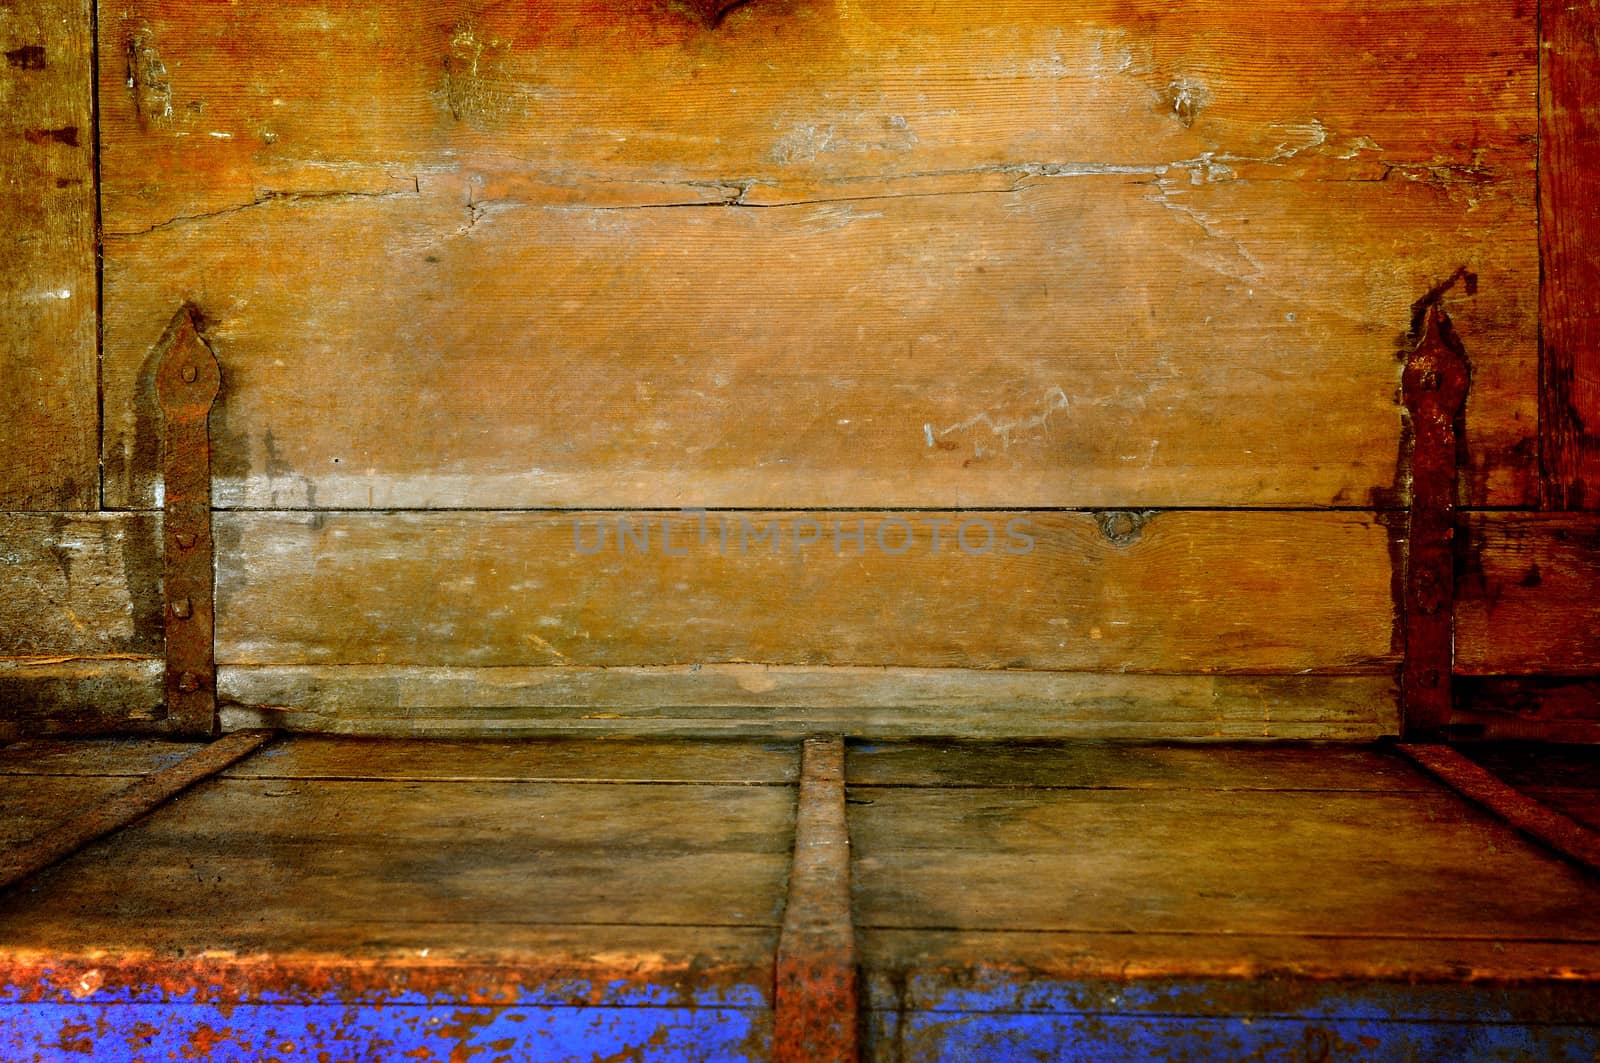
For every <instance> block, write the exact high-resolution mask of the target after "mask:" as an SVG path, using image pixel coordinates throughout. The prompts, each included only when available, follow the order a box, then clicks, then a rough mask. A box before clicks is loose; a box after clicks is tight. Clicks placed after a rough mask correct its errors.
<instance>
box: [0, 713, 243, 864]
mask: <svg viewBox="0 0 1600 1063" xmlns="http://www.w3.org/2000/svg"><path fill="white" fill-rule="evenodd" d="M268 737H270V736H269V734H268V732H266V731H239V732H237V733H235V734H231V735H227V736H225V737H223V738H219V739H217V740H216V741H215V742H211V743H208V744H207V745H206V746H204V747H202V748H201V749H198V750H196V751H194V752H193V753H191V754H190V755H189V756H187V757H185V758H184V759H182V760H180V761H178V762H177V763H176V764H173V765H171V766H169V767H165V768H162V769H161V770H159V771H155V772H152V773H150V774H149V775H146V776H143V777H141V778H140V779H139V780H138V781H137V782H133V783H130V784H128V785H127V786H125V787H123V788H122V789H120V790H118V791H116V792H115V793H114V794H112V795H111V796H110V797H108V798H107V799H106V800H105V801H103V802H100V803H97V804H92V805H85V806H83V807H81V808H79V809H77V810H75V811H74V812H73V814H72V815H71V816H69V817H67V818H65V819H63V820H62V821H61V822H60V823H57V824H52V825H51V826H50V828H49V829H48V830H46V831H44V832H42V833H40V834H37V835H35V836H34V837H32V838H30V839H29V840H28V841H26V842H24V843H23V844H21V845H17V846H14V847H11V848H8V849H6V850H5V851H4V852H0V891H4V890H5V889H7V888H8V887H11V886H14V885H16V884H17V883H19V882H21V881H23V880H24V879H28V878H31V877H32V876H34V875H37V874H38V873H39V872H40V871H43V870H44V869H46V868H48V867H50V866H51V865H52V864H55V863H57V862H59V861H61V860H64V859H66V858H67V857H69V856H71V855H72V854H73V853H75V852H77V851H78V850H79V849H82V848H83V847H84V846H86V845H88V844H89V843H90V842H93V841H95V840H96V839H98V838H102V837H104V836H106V835H108V834H111V833H112V832H114V831H117V830H120V829H122V828H123V827H126V826H128V825H129V824H130V823H134V822H137V821H138V820H139V819H140V818H142V817H144V816H146V815H149V814H150V812H151V811H153V810H154V809H157V808H159V807H160V806H161V805H162V804H163V803H165V802H167V801H169V800H171V799H172V798H173V797H175V796H176V795H178V794H179V793H182V792H183V791H184V790H186V789H188V788H189V787H191V786H193V785H194V784H195V783H197V782H200V781H202V780H204V779H207V778H209V777H211V776H212V775H215V774H216V773H217V772H219V771H221V770H222V769H223V768H225V767H227V766H228V765H229V764H232V763H234V762H235V761H237V760H239V759H241V758H243V757H248V756H249V755H250V754H251V753H254V752H255V751H256V750H257V749H259V748H260V747H261V745H262V744H263V743H265V742H266V741H267V739H268Z"/></svg>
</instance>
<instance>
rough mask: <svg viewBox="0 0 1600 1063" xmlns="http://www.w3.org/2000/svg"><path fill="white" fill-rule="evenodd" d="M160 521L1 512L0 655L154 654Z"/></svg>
mask: <svg viewBox="0 0 1600 1063" xmlns="http://www.w3.org/2000/svg"><path fill="white" fill-rule="evenodd" d="M160 528H161V522H160V519H159V518H158V517H156V516H153V515H149V514H131V513H130V514H114V515H113V514H74V513H36V514H35V513H0V580H3V586H4V593H3V594H0V658H20V657H61V656H74V657H104V656H109V655H117V654H121V655H133V656H147V655H154V654H159V653H160V652H161V553H160V545H159V535H160Z"/></svg>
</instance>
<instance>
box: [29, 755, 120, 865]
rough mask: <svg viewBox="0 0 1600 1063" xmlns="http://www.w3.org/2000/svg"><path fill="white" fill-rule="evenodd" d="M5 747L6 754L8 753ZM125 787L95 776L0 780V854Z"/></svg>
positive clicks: (118, 779) (116, 780)
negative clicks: (2, 813)
mask: <svg viewBox="0 0 1600 1063" xmlns="http://www.w3.org/2000/svg"><path fill="white" fill-rule="evenodd" d="M10 752H11V750H10V748H9V747H8V748H7V749H6V753H7V754H10ZM125 785H127V779H126V778H116V777H106V776H97V775H76V776H71V777H59V776H58V777H43V778H41V777H33V778H22V777H18V776H15V775H11V774H7V775H5V777H4V778H0V807H4V808H5V810H6V814H5V815H4V816H0V851H3V850H10V849H12V848H14V847H16V846H19V845H22V844H23V843H25V842H27V841H28V840H29V839H31V838H33V837H35V836H36V835H38V834H39V833H41V832H42V831H45V830H48V829H49V828H51V827H54V826H56V825H57V824H59V823H61V822H62V821H63V820H65V819H68V818H69V817H70V816H71V815H72V813H74V812H76V811H78V810H80V809H81V808H83V807H84V806H86V805H93V804H95V803H96V802H98V801H100V800H103V799H104V798H106V797H108V796H110V795H111V794H113V793H115V792H116V791H117V790H119V789H120V788H122V787H123V786H125Z"/></svg>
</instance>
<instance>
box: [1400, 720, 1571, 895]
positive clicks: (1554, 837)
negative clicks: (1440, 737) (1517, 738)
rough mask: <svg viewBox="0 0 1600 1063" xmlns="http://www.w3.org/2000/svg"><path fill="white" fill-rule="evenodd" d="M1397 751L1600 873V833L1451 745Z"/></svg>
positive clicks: (1404, 746) (1407, 745)
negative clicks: (1538, 798)
mask: <svg viewBox="0 0 1600 1063" xmlns="http://www.w3.org/2000/svg"><path fill="white" fill-rule="evenodd" d="M1395 748H1396V749H1398V750H1399V751H1400V752H1401V753H1403V754H1404V755H1405V756H1406V757H1407V758H1408V759H1410V760H1411V762H1412V763H1414V764H1416V765H1417V766H1418V767H1420V768H1422V769H1423V770H1424V771H1426V772H1427V773H1428V774H1430V775H1432V776H1433V777H1434V778H1436V779H1438V780H1439V781H1440V782H1442V783H1444V784H1445V785H1446V786H1448V787H1450V789H1452V790H1454V791H1455V792H1456V793H1458V794H1460V795H1461V796H1462V797H1465V798H1466V799H1467V800H1469V801H1471V802H1473V803H1474V804H1476V805H1479V806H1481V807H1483V808H1485V809H1487V810H1489V811H1490V812H1492V813H1494V814H1495V815H1496V816H1499V817H1500V818H1501V819H1502V820H1504V821H1505V822H1507V823H1509V824H1510V825H1511V826H1513V827H1515V828H1516V829H1517V830H1519V831H1521V832H1522V833H1524V834H1526V835H1528V836H1529V837H1531V838H1533V839H1534V840H1536V841H1539V842H1541V843H1543V844H1544V845H1546V846H1548V847H1549V848H1551V849H1554V850H1555V851H1556V852H1557V853H1559V854H1560V855H1562V856H1564V857H1566V858H1567V859H1568V860H1571V861H1572V862H1573V863H1576V864H1579V865H1580V866H1582V867H1584V868H1586V869H1588V870H1589V871H1591V872H1594V873H1596V874H1600V832H1597V831H1593V830H1590V829H1589V828H1588V827H1585V826H1584V825H1583V824H1581V823H1579V822H1578V821H1577V820H1574V819H1572V818H1571V817H1570V816H1566V815H1564V814H1562V813H1560V812H1557V811H1556V810H1555V809H1553V808H1551V807H1549V806H1548V805H1546V804H1544V803H1542V802H1540V801H1538V800H1535V799H1534V798H1532V797H1529V796H1528V795H1527V794H1525V793H1523V792H1522V791H1521V790H1518V789H1517V788H1516V787H1514V786H1512V785H1510V784H1509V783H1507V782H1505V781H1504V780H1502V779H1501V778H1500V777H1499V776H1497V775H1495V774H1494V773H1492V772H1490V771H1489V770H1488V769H1486V768H1484V767H1482V766H1480V765H1478V764H1476V763H1474V762H1473V761H1472V760H1470V759H1469V758H1468V757H1466V756H1465V755H1464V754H1462V753H1459V752H1457V751H1456V750H1454V749H1451V748H1450V747H1449V746H1443V745H1419V744H1414V743H1404V742H1402V743H1397V744H1396V746H1395Z"/></svg>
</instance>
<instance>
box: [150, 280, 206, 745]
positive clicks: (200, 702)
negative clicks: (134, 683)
mask: <svg viewBox="0 0 1600 1063" xmlns="http://www.w3.org/2000/svg"><path fill="white" fill-rule="evenodd" d="M221 387H222V370H221V368H220V367H219V366H218V365H217V359H216V356H215V355H214V354H212V352H211V348H210V347H208V346H207V345H206V343H205V341H204V340H202V339H201V338H200V333H199V332H198V331H197V330H196V328H195V315H194V311H193V309H192V308H190V307H184V308H183V309H182V310H180V311H178V313H177V316H175V317H174V318H173V319H172V323H171V324H170V325H168V326H167V331H166V334H165V335H164V336H163V337H162V348H161V352H160V355H159V360H158V362H157V365H156V395H157V397H158V399H159V400H160V403H161V416H162V420H163V433H162V448H161V449H162V476H163V480H162V483H163V488H164V491H165V495H164V499H165V500H164V502H163V515H162V524H161V541H162V550H161V555H162V586H163V591H164V594H163V597H164V602H163V604H164V607H165V608H164V613H163V615H164V617H165V627H166V653H167V677H166V696H167V699H166V700H167V719H168V722H169V724H170V725H171V727H172V730H173V731H174V732H176V733H180V734H193V735H207V736H209V735H212V734H214V733H215V732H216V730H217V667H216V659H215V644H214V638H213V636H214V628H215V616H214V604H213V594H214V592H215V586H214V581H215V576H214V574H213V571H212V555H213V547H212V541H211V437H210V430H209V426H208V423H207V421H208V418H209V417H210V414H211V405H212V403H213V402H214V401H216V397H217V392H218V391H219V390H220V389H221Z"/></svg>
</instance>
